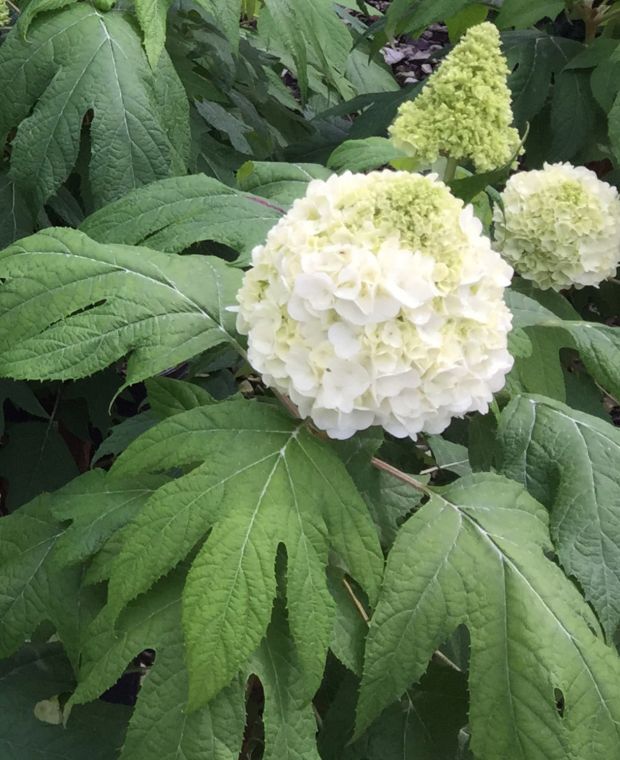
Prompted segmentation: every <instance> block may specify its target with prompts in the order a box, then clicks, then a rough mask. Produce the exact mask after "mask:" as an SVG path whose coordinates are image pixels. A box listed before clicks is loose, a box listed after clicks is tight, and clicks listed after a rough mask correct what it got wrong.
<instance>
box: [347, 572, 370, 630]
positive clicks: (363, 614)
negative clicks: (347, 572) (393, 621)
mask: <svg viewBox="0 0 620 760" xmlns="http://www.w3.org/2000/svg"><path fill="white" fill-rule="evenodd" d="M342 585H343V586H344V587H345V589H346V591H347V594H348V595H349V596H350V597H351V601H352V602H353V604H354V605H355V608H356V609H357V611H358V612H359V614H360V617H361V618H362V620H363V621H364V622H365V623H366V625H368V623H369V622H370V618H369V617H368V613H367V612H366V610H365V609H364V605H363V604H362V603H361V602H360V600H359V599H358V598H357V597H356V596H355V591H353V587H352V586H351V584H350V583H349V581H348V580H347V579H346V578H344V577H343V579H342Z"/></svg>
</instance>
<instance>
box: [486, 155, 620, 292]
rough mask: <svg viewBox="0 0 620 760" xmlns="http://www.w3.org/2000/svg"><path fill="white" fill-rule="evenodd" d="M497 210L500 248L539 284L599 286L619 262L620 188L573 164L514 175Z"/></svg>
mask: <svg viewBox="0 0 620 760" xmlns="http://www.w3.org/2000/svg"><path fill="white" fill-rule="evenodd" d="M502 200H503V204H504V210H503V211H502V209H501V208H499V207H496V208H495V212H494V221H495V237H496V244H497V248H498V250H500V251H501V252H502V254H503V256H504V258H505V259H507V260H508V261H509V262H510V263H511V264H512V265H513V266H514V268H515V269H516V270H517V271H518V272H519V274H521V276H522V277H524V278H526V279H528V280H532V281H533V282H534V283H535V284H536V285H537V286H538V287H539V288H543V289H548V288H553V289H554V290H562V289H563V288H568V287H570V286H571V285H574V286H576V287H577V288H581V287H583V286H584V285H598V284H599V283H600V282H601V281H602V280H604V279H606V278H607V277H612V276H613V275H614V273H615V271H616V267H617V266H618V263H619V262H620V199H619V197H618V191H617V190H616V189H615V188H614V187H612V186H611V185H608V184H607V183H606V182H602V181H601V180H600V179H598V177H597V176H596V174H594V172H591V171H590V170H589V169H586V168H585V167H583V166H572V165H571V164H545V166H544V168H543V169H539V170H537V171H530V172H520V173H518V174H515V175H513V176H512V177H511V178H510V180H509V181H508V183H507V184H506V188H505V190H504V192H503V193H502Z"/></svg>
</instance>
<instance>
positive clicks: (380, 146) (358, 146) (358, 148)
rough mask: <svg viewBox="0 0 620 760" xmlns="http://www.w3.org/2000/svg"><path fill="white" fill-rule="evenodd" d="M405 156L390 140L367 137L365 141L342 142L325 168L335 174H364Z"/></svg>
mask: <svg viewBox="0 0 620 760" xmlns="http://www.w3.org/2000/svg"><path fill="white" fill-rule="evenodd" d="M405 156H406V154H405V153H403V151H402V150H399V149H398V148H397V147H396V146H395V145H394V143H393V142H392V141H391V140H388V139H387V138H385V137H367V138H366V139H365V140H347V141H346V142H343V143H342V145H339V146H338V147H337V148H336V150H335V151H334V152H333V153H332V154H331V156H330V157H329V158H328V160H327V166H328V167H329V168H330V169H333V170H334V171H337V172H341V171H345V170H349V171H352V172H364V171H368V170H369V169H377V168H379V167H381V166H384V165H385V164H389V163H390V161H393V160H394V159H397V158H405Z"/></svg>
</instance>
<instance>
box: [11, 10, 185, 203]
mask: <svg viewBox="0 0 620 760" xmlns="http://www.w3.org/2000/svg"><path fill="white" fill-rule="evenodd" d="M0 72H1V74H0V86H1V87H2V90H3V91H4V92H5V97H4V99H3V107H2V110H1V112H0V134H3V135H4V134H7V133H8V132H9V131H10V130H11V129H13V128H17V134H16V136H15V138H14V140H13V148H12V154H11V175H12V177H13V179H14V180H15V181H16V182H17V183H18V184H19V185H20V186H23V187H24V188H27V189H28V190H30V191H31V192H32V193H33V195H34V197H35V199H36V200H37V201H39V202H42V201H45V200H46V199H47V198H49V197H50V196H52V195H53V194H54V192H55V191H56V190H57V189H58V187H59V186H60V185H61V184H62V182H64V180H65V179H66V178H67V177H68V175H69V174H70V172H71V170H72V169H73V166H74V164H75V161H76V158H77V156H78V150H79V145H80V135H81V130H82V122H83V120H84V117H85V116H87V115H89V114H92V120H90V119H89V121H90V139H91V156H90V165H89V177H90V181H91V187H92V192H93V197H94V199H95V202H96V203H97V204H98V205H104V204H105V203H109V202H110V201H113V200H115V199H116V198H118V197H120V196H121V195H124V194H125V193H127V192H128V191H129V190H132V189H133V188H135V187H139V186H140V185H144V184H146V183H148V182H152V181H154V180H157V179H162V178H163V177H168V176H170V175H172V174H180V173H184V172H185V171H186V160H187V151H188V144H189V132H188V116H187V114H188V105H187V99H186V96H185V93H184V90H183V86H182V85H181V82H180V80H179V79H178V77H177V75H176V72H175V70H174V68H173V66H172V63H171V62H170V59H169V58H168V56H167V55H166V53H164V52H162V53H161V55H160V56H159V59H158V64H157V67H156V69H155V71H152V70H151V68H150V66H149V64H148V61H147V59H146V56H145V53H144V51H143V49H142V40H141V38H140V35H139V33H138V32H137V30H136V28H135V26H134V25H133V24H132V23H131V20H130V18H129V17H127V16H125V15H124V14H122V13H117V12H115V13H101V12H100V11H98V10H96V9H95V8H93V7H92V6H91V5H90V4H88V3H78V4H76V5H73V6H71V7H70V8H67V9H65V10H61V11H58V12H55V13H46V14H42V15H41V16H39V17H37V18H36V19H35V20H34V21H33V22H32V25H31V26H30V29H29V30H28V37H27V39H24V38H23V37H22V36H21V34H20V33H19V32H18V31H17V30H13V31H12V32H11V33H10V34H9V36H8V38H7V40H6V41H5V43H4V44H3V45H2V49H1V50H0Z"/></svg>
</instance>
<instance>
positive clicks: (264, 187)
mask: <svg viewBox="0 0 620 760" xmlns="http://www.w3.org/2000/svg"><path fill="white" fill-rule="evenodd" d="M331 174H332V172H331V171H330V170H329V169H326V168H325V167H324V166H321V165H320V164H288V163H283V162H277V161H246V163H245V164H243V166H241V168H240V169H239V171H238V172H237V182H238V184H239V187H240V188H241V190H245V191H246V192H248V193H254V194H255V195H260V196H261V197H262V198H269V199H270V200H273V201H274V203H278V204H282V205H283V206H290V205H291V204H292V203H293V201H294V200H295V199H297V198H301V196H302V195H304V193H305V192H306V188H307V186H308V183H309V182H311V181H312V180H313V179H327V177H329V176H330V175H331Z"/></svg>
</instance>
